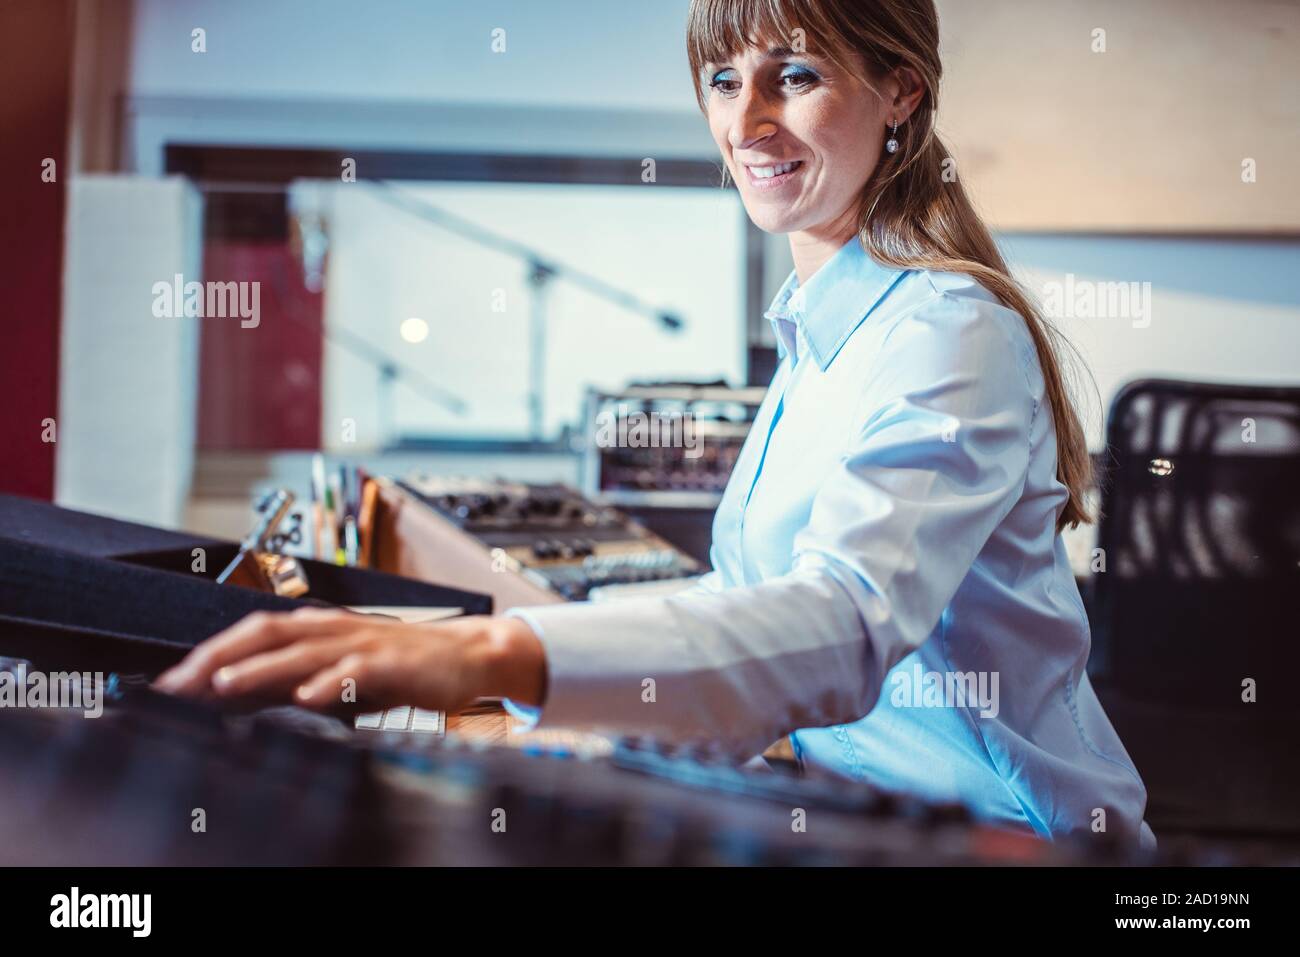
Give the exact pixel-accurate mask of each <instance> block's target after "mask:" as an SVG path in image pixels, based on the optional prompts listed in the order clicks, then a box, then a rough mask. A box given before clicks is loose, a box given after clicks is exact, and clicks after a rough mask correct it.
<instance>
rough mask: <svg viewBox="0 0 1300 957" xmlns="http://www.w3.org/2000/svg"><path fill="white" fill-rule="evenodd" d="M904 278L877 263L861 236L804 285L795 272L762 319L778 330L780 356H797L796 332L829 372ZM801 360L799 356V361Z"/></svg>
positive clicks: (829, 260)
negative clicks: (847, 346) (787, 354)
mask: <svg viewBox="0 0 1300 957" xmlns="http://www.w3.org/2000/svg"><path fill="white" fill-rule="evenodd" d="M905 272H906V270H902V269H894V268H892V267H889V266H882V265H880V264H879V263H878V262H876V261H875V260H874V259H872V258H871V257H870V256H869V255H868V254H867V251H866V250H865V249H864V248H863V247H862V241H861V240H860V239H859V238H858V237H857V236H854V237H853V238H851V239H850V240H849V241H848V242H846V243H845V244H844V245H843V246H841V247H840V249H839V251H837V252H836V253H835V255H834V256H832V257H831V258H830V259H828V260H827V261H826V262H825V263H824V264H823V265H822V267H821V268H820V269H818V270H817V271H816V272H815V273H813V275H812V277H811V278H810V279H809V280H808V282H807V283H805V284H804V285H802V286H801V285H800V284H799V277H798V275H797V274H796V273H794V272H793V271H792V272H791V273H790V275H789V276H788V277H787V278H786V280H785V282H784V283H783V284H782V286H781V289H780V291H778V292H777V294H776V296H775V297H774V298H773V299H772V305H771V306H770V307H769V308H768V310H767V312H766V313H764V316H765V317H766V318H767V319H769V320H771V322H772V326H773V328H774V329H775V330H776V334H777V342H778V343H779V346H778V352H781V351H782V349H781V347H784V351H787V352H788V351H794V348H795V347H794V342H795V341H796V340H795V337H794V336H793V334H792V333H793V331H794V329H797V330H799V331H802V333H803V340H804V341H805V342H806V343H807V344H808V351H809V353H810V354H811V355H812V357H813V359H814V361H816V363H817V366H818V368H820V369H821V370H822V371H823V372H824V371H826V367H827V366H829V365H830V364H831V360H832V359H834V358H835V355H836V353H838V352H839V351H840V348H841V347H842V346H843V345H844V343H845V342H847V341H848V338H849V336H850V335H852V334H853V330H855V329H857V327H858V326H859V325H861V324H862V321H863V320H864V319H866V318H867V316H868V315H870V314H871V312H872V310H873V309H875V308H876V306H877V305H878V304H879V303H880V301H881V300H882V299H884V298H885V296H886V295H888V293H889V291H890V290H891V289H892V288H893V287H894V284H895V283H897V282H898V280H899V279H900V278H901V277H902V276H903V274H904V273H905ZM791 324H793V327H794V329H791V328H790V326H791ZM798 358H799V356H798V355H797V353H796V355H795V360H796V361H798Z"/></svg>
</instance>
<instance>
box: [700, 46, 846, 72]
mask: <svg viewBox="0 0 1300 957" xmlns="http://www.w3.org/2000/svg"><path fill="white" fill-rule="evenodd" d="M792 56H798V57H804V58H805V59H808V60H817V61H822V60H824V59H825V58H824V57H819V56H817V55H816V54H814V53H809V52H807V51H806V50H805V51H803V52H798V51H796V50H794V49H792V48H791V47H786V46H780V47H770V48H768V50H767V52H765V53H764V54H763V59H764V60H784V59H785V58H786V57H792ZM725 62H726V60H718V61H710V62H709V63H708V64H706V65H707V66H715V67H716V66H721V65H722V64H723V63H725Z"/></svg>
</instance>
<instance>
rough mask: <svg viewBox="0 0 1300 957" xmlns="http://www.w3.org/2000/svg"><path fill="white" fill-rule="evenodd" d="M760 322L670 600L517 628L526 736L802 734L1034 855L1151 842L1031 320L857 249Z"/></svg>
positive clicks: (784, 296) (538, 613)
mask: <svg viewBox="0 0 1300 957" xmlns="http://www.w3.org/2000/svg"><path fill="white" fill-rule="evenodd" d="M767 317H768V318H769V319H770V320H771V321H772V323H773V325H774V327H775V331H776V334H777V339H778V342H779V347H778V353H779V355H780V357H781V362H780V365H779V366H778V368H777V371H776V374H775V376H774V377H773V380H772V384H771V386H770V387H769V390H768V393H767V396H766V398H765V399H764V401H763V404H762V406H761V408H760V409H759V411H758V414H757V416H756V418H755V421H754V424H753V428H752V430H751V432H750V434H749V437H748V439H747V441H746V442H745V445H744V448H743V450H742V451H741V453H740V456H739V459H738V460H737V462H736V466H735V469H734V471H733V473H732V475H731V479H730V482H729V483H728V485H727V489H726V492H725V493H724V495H723V499H722V502H721V505H720V506H719V508H718V511H717V515H716V516H715V519H714V523H713V548H712V553H711V557H712V563H713V571H712V572H710V573H709V574H708V575H707V576H705V577H704V578H703V579H702V580H701V581H700V582H699V584H698V585H696V586H695V587H694V588H692V589H691V590H689V591H687V592H685V593H682V594H679V595H674V596H670V597H656V598H641V599H630V600H626V601H620V602H609V603H599V604H590V603H574V604H570V605H554V606H546V607H537V608H528V609H512V610H511V612H510V614H516V615H518V616H519V617H522V618H524V619H525V620H526V621H528V622H529V624H530V625H531V626H532V627H533V629H534V630H535V631H536V632H537V633H538V636H539V638H540V640H541V642H542V644H543V646H544V647H545V649H546V658H547V666H548V669H549V685H548V691H547V698H546V702H545V705H544V707H543V708H542V709H541V710H540V712H538V711H536V710H533V711H532V713H531V718H532V720H534V721H537V722H538V724H539V726H543V727H545V726H564V727H577V728H588V729H594V730H610V731H623V732H638V733H651V734H658V735H663V736H668V737H672V738H679V739H680V738H688V739H705V738H707V739H710V740H713V741H720V742H723V743H726V744H728V745H730V746H732V747H734V748H735V749H737V751H738V752H742V753H747V754H755V753H757V752H759V751H761V750H762V749H763V748H764V747H766V746H767V745H768V744H770V743H771V742H773V741H775V740H777V739H778V738H779V737H780V736H781V735H784V734H787V733H791V739H792V741H793V744H794V746H795V749H796V751H797V753H798V754H799V756H800V757H801V758H802V759H803V761H804V762H806V763H807V764H809V765H815V766H819V767H821V768H823V769H826V770H829V771H832V772H835V773H838V774H841V775H846V776H848V777H851V778H856V779H860V780H863V781H867V782H870V783H872V784H875V785H878V786H880V787H884V788H888V789H894V790H905V791H909V792H912V793H916V794H919V795H922V796H924V797H928V798H932V799H937V800H957V801H961V802H962V803H964V804H966V805H968V806H969V807H970V808H971V809H972V810H973V811H974V812H975V813H976V814H977V815H978V816H980V817H982V818H984V819H987V820H990V821H999V822H1005V823H1008V824H1012V825H1020V826H1028V827H1032V828H1033V829H1034V830H1035V831H1036V832H1038V833H1039V834H1041V835H1044V836H1048V837H1058V836H1061V835H1066V834H1077V835H1088V834H1094V833H1097V832H1099V831H1102V830H1104V831H1106V832H1108V833H1109V834H1110V835H1111V836H1116V835H1118V836H1119V837H1120V838H1121V839H1122V840H1123V841H1125V842H1126V843H1128V844H1129V845H1130V846H1135V845H1139V844H1140V845H1143V846H1152V845H1154V837H1153V836H1152V834H1151V831H1150V829H1149V828H1148V827H1147V826H1146V824H1145V823H1144V821H1143V819H1142V816H1143V811H1144V808H1145V805H1146V790H1145V788H1144V787H1143V784H1142V781H1141V779H1140V778H1139V776H1138V774H1137V772H1136V770H1135V769H1134V767H1133V764H1132V762H1131V760H1130V759H1129V756H1128V754H1127V753H1126V752H1125V750H1124V746H1123V745H1122V744H1121V743H1120V740H1119V738H1118V736H1117V735H1116V734H1115V731H1114V729H1113V728H1112V727H1111V724H1110V721H1109V720H1108V719H1107V717H1106V714H1105V712H1104V711H1103V710H1102V707H1101V705H1100V703H1099V702H1098V700H1097V697H1096V695H1095V694H1094V692H1093V689H1092V686H1091V685H1090V683H1089V681H1088V676H1087V674H1086V673H1085V671H1084V666H1085V665H1086V663H1087V660H1088V650H1089V645H1090V636H1089V631H1088V622H1087V618H1086V617H1085V614H1084V609H1083V604H1082V602H1081V601H1080V598H1079V592H1078V588H1077V587H1076V585H1075V581H1074V577H1073V574H1072V572H1071V569H1070V563H1069V561H1068V560H1067V557H1066V551H1065V546H1064V543H1063V541H1062V539H1061V537H1060V536H1059V535H1058V534H1057V531H1056V520H1057V516H1058V515H1059V513H1060V511H1061V508H1062V506H1063V505H1064V503H1065V501H1066V490H1065V488H1064V487H1063V486H1062V485H1061V484H1060V483H1059V482H1058V481H1057V478H1056V436H1055V431H1054V428H1053V423H1052V415H1051V411H1050V409H1049V408H1048V403H1047V399H1046V396H1045V395H1044V384H1043V377H1042V374H1041V371H1040V368H1039V365H1038V359H1037V355H1036V352H1035V349H1034V344H1033V341H1032V339H1031V337H1030V335H1029V332H1028V330H1027V328H1026V326H1025V322H1024V320H1023V319H1022V318H1021V317H1020V316H1019V315H1017V314H1016V313H1014V312H1012V311H1011V310H1009V309H1007V308H1005V307H1004V306H1002V305H1000V304H999V303H998V302H997V300H996V299H995V298H994V297H993V296H992V295H991V294H990V293H989V292H988V291H987V290H986V289H984V287H982V286H981V285H979V284H978V283H977V282H975V281H974V280H973V279H971V278H970V277H968V276H965V275H959V274H952V273H939V272H929V271H925V270H899V269H893V268H887V267H884V266H881V265H880V264H878V263H876V262H875V261H874V260H872V259H871V257H870V256H868V255H867V253H866V252H865V250H864V249H863V247H862V245H861V243H860V242H859V241H858V240H857V239H856V238H854V239H852V240H850V241H849V242H848V243H847V244H846V245H845V246H844V247H843V248H842V249H840V250H839V251H838V252H837V253H836V254H835V255H834V256H833V257H832V258H831V259H830V260H829V261H828V262H827V263H825V264H824V265H823V266H822V268H821V269H819V270H818V271H817V272H816V273H815V274H814V275H813V276H812V277H811V278H810V279H809V280H808V282H807V283H806V284H804V285H802V286H801V285H800V284H799V282H798V279H797V277H796V276H795V275H794V274H793V273H792V274H791V275H790V277H789V278H788V279H787V280H786V282H785V285H784V286H783V287H782V289H781V291H780V292H779V293H778V294H777V296H776V298H775V300H774V301H773V303H772V307H771V309H770V310H769V311H768V313H767Z"/></svg>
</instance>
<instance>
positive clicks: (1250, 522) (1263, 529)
mask: <svg viewBox="0 0 1300 957" xmlns="http://www.w3.org/2000/svg"><path fill="white" fill-rule="evenodd" d="M1107 444H1108V447H1109V448H1108V452H1109V459H1110V461H1109V464H1108V466H1107V467H1106V469H1105V473H1106V474H1104V475H1103V486H1102V489H1103V490H1102V498H1101V508H1102V518H1101V523H1100V529H1099V533H1098V546H1099V547H1100V548H1101V549H1102V552H1101V554H1100V556H1098V557H1099V558H1101V559H1102V560H1104V563H1105V570H1104V571H1102V572H1099V573H1098V574H1097V575H1096V576H1095V581H1094V621H1093V657H1092V661H1091V663H1090V671H1091V672H1092V674H1093V676H1094V677H1095V678H1097V679H1098V680H1099V681H1101V682H1104V683H1107V684H1109V685H1111V686H1112V687H1116V688H1118V689H1121V690H1122V691H1123V692H1124V693H1125V694H1127V695H1130V696H1132V697H1135V698H1139V699H1142V700H1155V701H1163V702H1167V703H1170V704H1184V705H1188V706H1194V707H1196V708H1197V709H1198V710H1202V711H1204V710H1213V709H1216V708H1219V707H1222V708H1230V707H1234V706H1239V705H1240V704H1241V701H1242V693H1243V682H1245V680H1246V679H1248V678H1253V679H1254V680H1255V682H1256V683H1257V685H1258V684H1260V683H1264V682H1265V681H1266V680H1267V682H1268V683H1269V685H1270V690H1269V691H1268V692H1267V694H1266V695H1265V694H1263V693H1260V696H1259V700H1258V705H1259V707H1260V709H1261V710H1263V711H1273V710H1275V709H1283V710H1292V709H1297V708H1300V694H1296V693H1294V690H1293V689H1290V690H1288V691H1287V692H1286V693H1279V692H1280V691H1281V688H1282V687H1283V685H1282V682H1281V680H1279V679H1280V677H1281V676H1282V675H1286V676H1287V679H1286V682H1287V685H1286V686H1287V687H1288V689H1289V686H1290V680H1291V677H1292V676H1294V675H1295V674H1296V673H1297V672H1296V669H1297V668H1300V628H1297V625H1296V622H1297V610H1300V388H1295V387H1288V388H1283V387H1265V386H1239V385H1210V384H1202V383H1190V382H1175V381H1169V380H1159V379H1148V380H1141V381H1138V382H1133V383H1131V384H1130V385H1128V386H1127V387H1125V388H1124V389H1123V390H1122V391H1121V392H1120V394H1119V395H1118V396H1117V397H1116V398H1115V401H1114V403H1113V404H1112V406H1111V412H1110V417H1109V421H1108V423H1107Z"/></svg>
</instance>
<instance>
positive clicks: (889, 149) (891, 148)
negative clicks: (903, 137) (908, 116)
mask: <svg viewBox="0 0 1300 957" xmlns="http://www.w3.org/2000/svg"><path fill="white" fill-rule="evenodd" d="M885 152H886V153H897V152H898V123H897V122H895V123H894V128H893V129H892V130H890V131H889V139H887V140H885Z"/></svg>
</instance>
